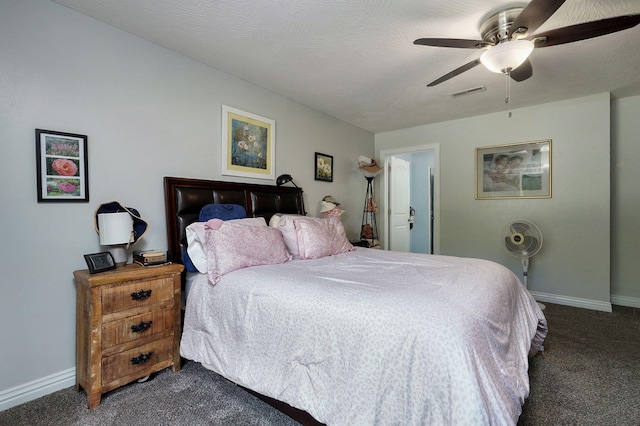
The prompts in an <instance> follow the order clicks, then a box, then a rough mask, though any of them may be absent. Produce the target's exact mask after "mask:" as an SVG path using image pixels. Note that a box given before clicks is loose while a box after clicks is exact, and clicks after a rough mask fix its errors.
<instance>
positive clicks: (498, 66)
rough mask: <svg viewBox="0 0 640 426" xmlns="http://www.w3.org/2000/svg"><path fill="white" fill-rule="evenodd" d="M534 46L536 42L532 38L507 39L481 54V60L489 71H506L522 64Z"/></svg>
mask: <svg viewBox="0 0 640 426" xmlns="http://www.w3.org/2000/svg"><path fill="white" fill-rule="evenodd" d="M533 48H534V43H533V42H532V41H530V40H512V41H506V42H503V43H500V44H498V45H496V46H494V47H492V48H490V49H488V50H487V51H485V52H484V53H483V54H482V56H480V62H482V65H484V66H485V67H486V68H487V69H488V70H489V71H492V72H495V73H504V72H506V71H507V70H514V69H516V68H518V67H519V66H520V65H522V64H523V63H524V61H526V60H527V58H528V57H529V55H530V54H531V52H532V51H533Z"/></svg>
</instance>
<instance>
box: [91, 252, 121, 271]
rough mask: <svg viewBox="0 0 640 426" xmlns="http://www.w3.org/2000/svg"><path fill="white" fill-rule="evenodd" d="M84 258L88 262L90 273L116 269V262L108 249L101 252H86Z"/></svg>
mask: <svg viewBox="0 0 640 426" xmlns="http://www.w3.org/2000/svg"><path fill="white" fill-rule="evenodd" d="M84 260H85V262H87V266H88V267H89V273H90V274H96V273H98V272H104V271H108V270H110V269H116V262H115V261H114V260H113V256H111V253H109V252H108V251H103V252H101V253H92V254H85V255H84Z"/></svg>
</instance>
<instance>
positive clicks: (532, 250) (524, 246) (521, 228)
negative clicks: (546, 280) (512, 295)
mask: <svg viewBox="0 0 640 426" xmlns="http://www.w3.org/2000/svg"><path fill="white" fill-rule="evenodd" d="M501 237H502V238H501V239H502V241H504V245H505V248H506V249H507V252H508V253H509V254H510V255H512V256H514V257H517V258H519V259H521V260H522V276H523V284H524V287H525V288H527V274H528V271H529V259H530V258H532V257H533V256H535V255H536V254H538V252H539V251H540V249H541V248H542V232H541V231H540V228H538V226H536V224H535V223H533V222H531V221H528V220H514V221H513V222H511V223H508V224H507V225H506V226H505V227H504V228H503V229H502V235H501ZM538 305H540V308H542V309H544V305H542V304H541V303H538Z"/></svg>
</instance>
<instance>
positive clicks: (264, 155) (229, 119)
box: [222, 105, 276, 179]
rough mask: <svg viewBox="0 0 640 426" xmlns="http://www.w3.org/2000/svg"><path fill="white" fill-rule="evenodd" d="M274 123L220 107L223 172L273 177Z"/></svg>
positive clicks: (244, 175) (226, 173)
mask: <svg viewBox="0 0 640 426" xmlns="http://www.w3.org/2000/svg"><path fill="white" fill-rule="evenodd" d="M275 133H276V122H275V121H274V120H271V119H269V118H266V117H261V116H259V115H256V114H252V113H249V112H245V111H241V110H239V109H235V108H231V107H228V106H226V105H223V106H222V174H223V175H230V176H242V177H250V178H257V179H275V143H276V142H275V141H276V138H275Z"/></svg>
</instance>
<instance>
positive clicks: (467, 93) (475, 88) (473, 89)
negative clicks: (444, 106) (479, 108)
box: [449, 86, 487, 99]
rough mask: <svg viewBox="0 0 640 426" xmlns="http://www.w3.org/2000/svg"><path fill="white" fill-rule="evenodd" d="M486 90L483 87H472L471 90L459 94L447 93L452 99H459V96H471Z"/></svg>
mask: <svg viewBox="0 0 640 426" xmlns="http://www.w3.org/2000/svg"><path fill="white" fill-rule="evenodd" d="M486 90H487V88H486V87H484V86H478V87H472V88H471V89H466V90H462V91H460V92H455V93H449V96H451V97H452V98H453V99H455V98H459V97H460V96H465V95H471V94H473V93H480V92H484V91H486Z"/></svg>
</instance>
